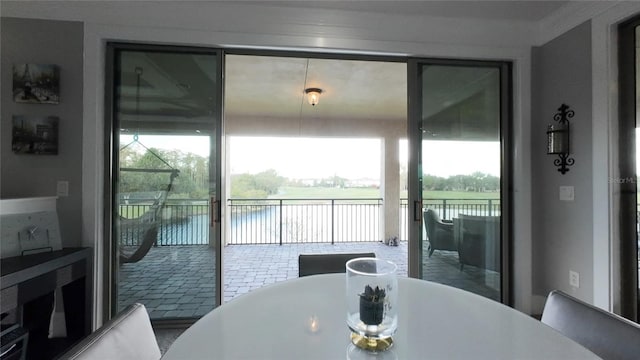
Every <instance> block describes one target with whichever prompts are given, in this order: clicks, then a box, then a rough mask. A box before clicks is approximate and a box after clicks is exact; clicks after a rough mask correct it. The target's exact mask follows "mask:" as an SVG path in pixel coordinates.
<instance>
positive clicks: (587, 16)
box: [535, 1, 624, 46]
mask: <svg viewBox="0 0 640 360" xmlns="http://www.w3.org/2000/svg"><path fill="white" fill-rule="evenodd" d="M623 2H624V1H570V2H568V3H567V4H566V5H564V6H562V7H561V8H560V9H558V10H556V11H555V12H554V13H552V14H551V15H549V16H547V17H545V18H544V19H542V20H541V21H540V22H539V23H538V34H537V36H536V41H535V45H537V46H540V45H544V44H546V43H548V42H549V41H551V40H553V39H555V38H556V37H558V36H560V35H562V34H564V33H565V32H567V31H569V30H571V29H573V28H574V27H576V26H578V25H580V24H582V23H583V22H585V21H588V20H591V19H592V18H594V17H596V16H598V15H600V14H602V13H604V12H606V11H607V10H609V9H611V8H613V7H614V6H616V5H618V4H620V3H623Z"/></svg>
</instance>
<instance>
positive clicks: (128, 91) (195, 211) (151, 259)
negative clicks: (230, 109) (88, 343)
mask: <svg viewBox="0 0 640 360" xmlns="http://www.w3.org/2000/svg"><path fill="white" fill-rule="evenodd" d="M220 59H221V57H220V54H219V53H218V52H216V51H213V50H208V49H199V48H183V47H162V46H141V45H131V44H109V61H110V65H111V68H110V69H109V72H110V73H111V76H110V78H112V79H113V84H112V92H111V95H112V99H111V101H110V103H111V110H112V116H111V118H112V121H111V124H112V127H111V131H109V132H110V135H111V137H110V141H108V143H109V146H110V149H111V151H110V159H109V160H108V161H107V164H111V166H110V168H109V169H108V171H109V173H110V174H111V177H110V180H109V182H110V183H109V184H108V187H109V188H110V189H111V196H110V205H111V213H110V217H109V219H107V221H108V222H109V223H110V224H111V226H110V236H109V238H110V243H109V245H110V249H109V253H110V254H111V259H110V260H111V261H110V264H111V265H112V267H111V272H110V273H111V280H112V282H111V283H112V288H111V289H112V290H111V297H110V303H111V306H110V307H111V312H112V314H113V313H116V312H118V311H120V310H122V309H123V308H124V307H126V306H127V305H129V304H131V303H135V302H140V303H142V304H144V305H145V306H146V308H147V310H148V312H149V315H150V317H151V319H152V320H156V321H157V320H189V319H194V318H198V317H201V316H202V315H204V314H206V313H207V312H209V311H210V310H212V309H213V308H214V307H215V306H216V305H217V304H219V303H220V281H219V279H220V276H219V271H218V270H217V269H218V264H219V244H220V241H219V239H220V226H219V224H220V221H219V213H220V212H219V210H220V209H219V204H220V202H219V196H220V181H219V179H220V160H219V154H220V139H221V138H220V122H221V116H220V114H221V106H220V104H221V94H220V89H221V88H222V87H221V85H220V84H221V61H220Z"/></svg>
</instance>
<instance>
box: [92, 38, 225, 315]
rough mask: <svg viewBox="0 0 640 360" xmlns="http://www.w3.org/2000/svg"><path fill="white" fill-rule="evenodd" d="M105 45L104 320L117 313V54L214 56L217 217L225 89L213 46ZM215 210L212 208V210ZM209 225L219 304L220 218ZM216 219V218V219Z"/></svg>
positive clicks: (211, 168) (213, 167)
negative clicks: (146, 52) (152, 53)
mask: <svg viewBox="0 0 640 360" xmlns="http://www.w3.org/2000/svg"><path fill="white" fill-rule="evenodd" d="M105 47H106V63H105V94H104V95H105V99H104V101H105V102H104V104H105V107H104V108H105V119H104V139H103V144H104V197H103V201H104V213H103V224H104V226H103V236H104V238H103V239H104V241H103V251H102V253H103V259H102V260H103V271H104V272H103V274H105V276H106V279H105V281H103V299H102V301H103V304H104V305H103V307H102V318H103V321H106V320H108V319H111V318H113V316H115V315H116V314H117V313H118V271H117V269H118V249H117V247H116V246H114V240H113V232H112V227H113V217H114V215H115V214H116V211H117V209H116V208H115V205H114V204H115V203H116V199H115V196H116V194H117V191H116V188H115V187H116V184H117V181H118V172H117V171H114V169H117V168H118V167H119V163H118V160H119V158H118V151H119V142H118V139H117V138H116V137H115V136H113V135H114V130H115V129H118V128H119V127H118V124H117V119H116V117H115V114H114V107H115V106H116V104H115V102H114V101H115V99H116V93H115V92H116V90H117V88H118V84H117V82H118V79H117V78H116V76H115V75H116V64H115V61H116V53H117V52H118V51H123V50H125V51H126V50H133V51H158V52H174V53H185V54H209V55H215V56H216V83H217V84H220V85H219V89H218V90H219V91H217V92H216V99H215V104H214V106H215V109H216V112H215V114H214V115H213V116H214V118H215V124H214V130H215V134H214V136H212V137H211V139H210V141H211V142H215V149H214V147H211V148H210V151H215V158H214V159H212V158H211V157H210V161H209V173H210V174H211V173H212V171H213V174H214V175H213V177H214V178H213V179H211V178H210V179H209V184H210V185H209V192H210V194H209V196H210V197H211V199H212V203H215V204H217V209H216V214H217V215H216V216H217V217H219V216H220V200H221V196H222V194H221V191H222V189H223V187H222V177H221V174H222V160H221V155H222V152H221V151H222V149H223V144H222V133H223V122H222V115H223V108H222V99H223V94H222V92H223V91H224V83H223V80H224V77H223V71H224V66H223V61H222V59H223V50H222V49H219V48H215V47H195V46H180V45H157V44H147V43H144V44H143V43H130V42H121V41H108V42H107V43H106V44H105ZM212 190H213V191H215V194H213V195H212V194H211V191H212ZM213 210H214V209H213V208H212V209H211V211H213ZM211 218H212V220H214V221H212V222H211V223H210V226H209V242H210V243H212V242H213V246H214V251H215V254H216V255H215V256H216V259H215V261H216V266H215V269H213V271H214V272H215V279H216V280H215V281H216V292H215V305H214V307H218V306H220V305H221V304H222V276H221V274H222V264H221V256H222V255H221V222H220V221H219V218H216V219H214V217H211ZM216 220H217V221H216ZM195 321H197V319H179V320H156V321H154V326H155V325H158V326H159V327H164V326H166V327H173V326H187V325H190V324H193V323H194V322H195Z"/></svg>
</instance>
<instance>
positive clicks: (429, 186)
mask: <svg viewBox="0 0 640 360" xmlns="http://www.w3.org/2000/svg"><path fill="white" fill-rule="evenodd" d="M119 160H120V168H121V169H123V170H122V171H121V172H120V179H119V191H120V193H145V192H146V193H152V192H157V191H163V190H166V189H167V187H168V185H169V183H170V174H169V173H166V172H161V171H158V172H155V173H154V172H133V171H126V170H124V169H126V168H129V169H131V168H137V169H148V170H170V169H177V170H178V171H179V175H178V177H177V178H175V179H174V180H173V183H172V189H171V193H170V194H169V196H170V197H173V198H189V199H206V198H208V196H209V159H208V158H206V157H203V156H200V155H196V154H193V153H184V152H182V151H180V150H163V149H157V148H151V149H144V151H140V149H136V147H135V146H127V147H125V148H124V149H122V150H120V157H119ZM402 170H403V171H401V175H400V180H401V181H400V182H401V183H406V176H407V174H406V169H402ZM346 183H347V179H345V178H342V177H339V176H337V175H336V176H332V177H328V178H324V179H318V180H317V181H314V184H313V186H316V187H345V184H346ZM284 185H287V186H309V185H308V184H306V185H305V184H302V182H301V181H300V180H290V179H287V178H285V177H283V176H280V175H279V174H278V173H277V171H276V170H274V169H269V170H266V171H262V172H259V173H257V174H249V173H245V174H236V175H231V198H236V199H239V198H245V199H247V198H252V199H261V198H267V197H269V196H271V195H276V194H278V190H279V189H280V187H282V186H284ZM422 188H423V190H440V191H474V192H486V191H498V190H499V189H500V178H498V177H497V176H493V175H490V174H486V173H482V172H479V171H476V172H474V173H472V174H470V175H455V176H449V177H446V178H445V177H440V176H435V175H429V174H424V175H423V177H422Z"/></svg>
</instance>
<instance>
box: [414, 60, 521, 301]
mask: <svg viewBox="0 0 640 360" xmlns="http://www.w3.org/2000/svg"><path fill="white" fill-rule="evenodd" d="M509 74H510V67H509V65H508V64H506V63H499V62H473V61H446V60H412V61H410V62H409V111H410V115H409V125H408V127H409V134H410V147H411V149H410V153H413V154H416V156H413V157H411V158H410V165H409V168H410V174H409V178H410V179H409V199H410V204H412V207H413V208H412V209H411V210H412V211H413V221H410V227H409V228H410V244H411V249H410V251H411V255H410V259H411V260H410V264H411V272H412V275H413V276H416V277H420V278H423V279H426V280H430V281H435V282H439V283H443V284H447V285H450V286H454V287H458V288H461V289H464V290H467V291H471V292H474V293H477V294H479V295H482V296H485V297H488V298H490V299H494V300H496V301H502V302H508V299H507V294H508V292H507V291H505V289H506V284H507V281H506V280H507V275H508V273H507V269H508V261H509V259H508V256H507V254H508V248H507V245H508V231H507V229H508V228H509V226H508V225H509V219H510V218H509V211H508V204H509V201H508V196H507V189H508V187H507V180H508V176H506V174H508V171H507V166H508V161H506V149H508V145H507V138H508V137H507V136H506V134H508V128H507V127H508V123H509V111H510V105H509V104H510V95H509V91H510V80H509Z"/></svg>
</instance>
